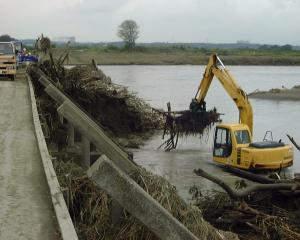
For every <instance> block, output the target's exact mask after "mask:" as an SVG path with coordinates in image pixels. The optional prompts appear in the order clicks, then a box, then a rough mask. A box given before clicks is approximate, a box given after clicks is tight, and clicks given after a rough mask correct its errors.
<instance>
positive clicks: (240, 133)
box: [234, 130, 250, 144]
mask: <svg viewBox="0 0 300 240" xmlns="http://www.w3.org/2000/svg"><path fill="white" fill-rule="evenodd" d="M234 135H235V139H236V143H237V144H247V143H250V137H249V132H248V131H247V130H237V131H234Z"/></svg>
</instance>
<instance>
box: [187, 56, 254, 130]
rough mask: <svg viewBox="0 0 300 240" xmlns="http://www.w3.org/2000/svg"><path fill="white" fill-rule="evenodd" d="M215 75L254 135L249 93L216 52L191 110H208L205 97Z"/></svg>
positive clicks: (208, 65)
mask: <svg viewBox="0 0 300 240" xmlns="http://www.w3.org/2000/svg"><path fill="white" fill-rule="evenodd" d="M214 76H216V77H217V79H218V80H219V81H220V83H221V84H222V86H223V87H224V89H225V90H226V92H227V93H228V94H229V96H230V97H231V98H232V100H233V101H234V102H235V104H236V106H237V108H238V110H239V122H240V123H243V124H246V125H247V126H248V127H249V129H250V132H251V134H252V135H253V112H252V107H251V104H250V102H249V101H248V97H247V94H246V93H245V92H244V91H243V90H242V89H241V88H240V86H239V85H238V83H237V82H236V81H235V79H234V78H233V76H232V75H231V74H230V72H229V71H228V69H227V68H225V66H224V65H223V63H222V62H221V60H220V58H219V57H218V56H217V55H216V54H213V55H211V56H210V58H209V60H208V64H207V66H206V69H205V72H204V74H203V78H202V81H201V83H200V86H199V88H198V91H197V93H196V96H195V99H193V101H192V103H191V105H190V108H191V110H193V109H195V108H198V109H201V110H206V109H205V108H206V107H205V101H204V99H205V97H206V94H207V92H208V89H209V87H210V84H211V82H212V80H213V78H214Z"/></svg>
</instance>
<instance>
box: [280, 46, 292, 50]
mask: <svg viewBox="0 0 300 240" xmlns="http://www.w3.org/2000/svg"><path fill="white" fill-rule="evenodd" d="M281 50H284V51H291V50H293V46H292V45H290V44H286V45H283V46H281Z"/></svg>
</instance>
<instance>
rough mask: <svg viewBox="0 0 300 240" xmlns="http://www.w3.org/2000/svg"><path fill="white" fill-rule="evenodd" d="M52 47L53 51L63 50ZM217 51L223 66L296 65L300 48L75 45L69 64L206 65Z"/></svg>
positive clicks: (298, 61)
mask: <svg viewBox="0 0 300 240" xmlns="http://www.w3.org/2000/svg"><path fill="white" fill-rule="evenodd" d="M63 50H64V48H63V47H57V48H54V53H55V55H56V54H60V53H61V52H63ZM214 52H216V53H218V54H219V55H220V56H221V57H222V60H223V61H224V62H225V63H226V64H227V65H299V66H300V51H296V50H285V49H280V48H279V49H271V48H269V49H268V48H266V49H204V48H191V47H185V46H172V47H143V46H138V47H136V48H135V49H134V50H126V49H124V48H118V47H114V46H105V47H103V46H77V47H71V48H70V49H69V64H86V63H89V62H90V59H91V58H93V59H95V60H96V61H97V63H98V64H102V65H118V64H120V65H127V64H140V65H143V64H145V65H181V64H192V65H198V64H206V63H207V60H208V57H209V56H210V54H212V53H214Z"/></svg>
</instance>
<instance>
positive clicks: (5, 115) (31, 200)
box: [0, 71, 62, 240]
mask: <svg viewBox="0 0 300 240" xmlns="http://www.w3.org/2000/svg"><path fill="white" fill-rule="evenodd" d="M31 95H32V94H31V92H30V87H29V84H28V81H27V79H26V76H25V71H21V72H19V73H18V75H17V78H16V80H15V81H9V80H5V79H1V81H0V112H1V117H0V239H6V240H9V239H13V240H16V239H18V240H22V239H32V240H34V239H39V240H40V239H45V240H46V239H54V240H55V239H61V238H62V236H61V234H60V228H61V227H60V224H58V221H57V217H56V213H55V210H54V207H53V204H52V200H51V198H52V195H51V192H50V189H49V181H48V180H47V176H46V175H45V166H44V165H43V161H42V155H41V151H40V148H39V143H38V140H37V138H36V134H37V132H36V130H37V129H36V127H35V125H34V119H33V118H34V115H33V111H36V109H33V108H32V106H33V104H32V101H34V104H35V100H32V99H31ZM60 214H61V213H60Z"/></svg>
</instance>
